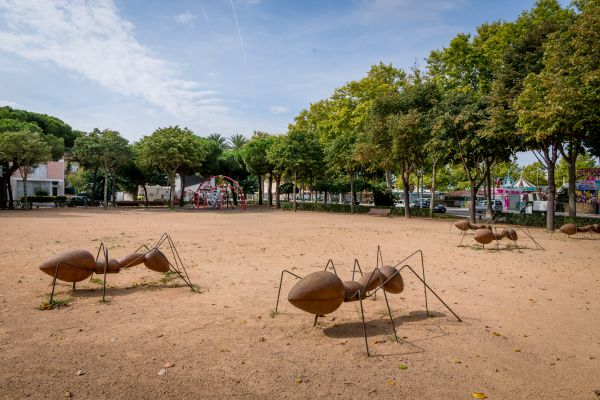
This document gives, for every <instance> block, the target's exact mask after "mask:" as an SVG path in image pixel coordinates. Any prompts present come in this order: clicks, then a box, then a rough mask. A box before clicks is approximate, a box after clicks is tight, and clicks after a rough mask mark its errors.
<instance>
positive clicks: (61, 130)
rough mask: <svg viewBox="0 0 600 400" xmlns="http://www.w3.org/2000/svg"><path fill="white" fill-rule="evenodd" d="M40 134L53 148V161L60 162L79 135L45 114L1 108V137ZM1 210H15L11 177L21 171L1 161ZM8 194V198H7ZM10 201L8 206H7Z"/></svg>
mask: <svg viewBox="0 0 600 400" xmlns="http://www.w3.org/2000/svg"><path fill="white" fill-rule="evenodd" d="M23 130H25V131H30V132H34V131H35V132H39V133H41V134H42V135H43V139H44V141H45V142H46V143H48V145H49V146H50V148H51V155H52V159H54V160H58V159H59V158H61V157H62V156H63V153H64V151H65V147H66V148H70V146H72V145H73V140H74V138H75V137H76V136H77V133H76V132H74V131H72V130H71V127H70V126H69V125H67V124H65V123H64V122H62V121H61V120H59V119H58V118H55V117H51V116H48V115H45V114H37V113H32V112H29V111H25V110H15V109H12V108H10V107H0V135H2V134H3V132H19V131H23ZM0 169H2V170H3V174H2V175H0V208H6V207H7V205H8V207H9V208H13V198H12V190H11V187H10V177H11V176H12V175H13V174H14V173H15V171H17V170H18V169H19V165H18V164H16V163H12V164H9V162H8V161H6V160H4V161H0ZM7 192H8V196H7ZM7 200H8V204H7Z"/></svg>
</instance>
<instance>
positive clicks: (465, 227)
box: [450, 219, 492, 246]
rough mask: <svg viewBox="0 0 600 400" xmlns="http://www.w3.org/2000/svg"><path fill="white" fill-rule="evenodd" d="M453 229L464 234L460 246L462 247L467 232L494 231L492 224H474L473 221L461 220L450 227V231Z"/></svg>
mask: <svg viewBox="0 0 600 400" xmlns="http://www.w3.org/2000/svg"><path fill="white" fill-rule="evenodd" d="M452 227H455V228H456V229H458V230H459V231H461V232H462V236H461V238H460V244H459V246H462V242H463V239H464V238H465V235H466V234H467V231H469V230H471V231H477V230H479V229H490V230H491V229H492V225H490V224H472V223H471V221H469V220H468V219H461V220H460V221H458V222H455V223H454V224H452V225H450V229H452Z"/></svg>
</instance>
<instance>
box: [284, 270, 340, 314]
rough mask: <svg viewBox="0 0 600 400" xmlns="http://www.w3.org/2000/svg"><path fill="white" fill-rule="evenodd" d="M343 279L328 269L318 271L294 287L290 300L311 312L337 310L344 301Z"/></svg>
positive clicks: (324, 312) (327, 312) (296, 305)
mask: <svg viewBox="0 0 600 400" xmlns="http://www.w3.org/2000/svg"><path fill="white" fill-rule="evenodd" d="M344 297H345V291H344V284H343V283H342V280H341V279H340V278H338V277H337V276H336V275H335V274H333V273H331V272H328V271H318V272H313V273H312V274H309V275H307V276H306V277H304V278H302V279H301V280H300V281H298V283H296V284H295V285H294V287H292V290H290V293H289V294H288V300H289V302H290V303H292V305H294V306H295V307H297V308H299V309H301V310H302V311H306V312H307V313H310V314H315V315H324V314H329V313H331V312H333V311H335V310H337V309H338V308H339V307H340V305H341V304H342V303H343V302H344Z"/></svg>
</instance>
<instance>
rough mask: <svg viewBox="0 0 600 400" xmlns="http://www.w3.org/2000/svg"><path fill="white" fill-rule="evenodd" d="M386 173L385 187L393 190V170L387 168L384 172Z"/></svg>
mask: <svg viewBox="0 0 600 400" xmlns="http://www.w3.org/2000/svg"><path fill="white" fill-rule="evenodd" d="M384 173H385V185H386V186H387V187H388V188H389V189H391V188H392V170H391V169H389V168H386V170H385V171H384Z"/></svg>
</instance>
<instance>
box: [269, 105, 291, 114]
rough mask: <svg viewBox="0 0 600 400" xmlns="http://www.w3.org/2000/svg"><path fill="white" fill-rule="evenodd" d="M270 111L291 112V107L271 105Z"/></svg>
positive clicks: (274, 112)
mask: <svg viewBox="0 0 600 400" xmlns="http://www.w3.org/2000/svg"><path fill="white" fill-rule="evenodd" d="M269 111H270V112H271V113H272V114H275V115H277V114H285V113H288V112H290V109H289V108H288V107H284V106H271V107H269Z"/></svg>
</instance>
